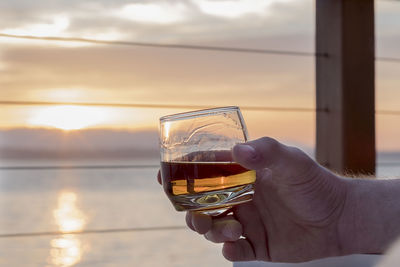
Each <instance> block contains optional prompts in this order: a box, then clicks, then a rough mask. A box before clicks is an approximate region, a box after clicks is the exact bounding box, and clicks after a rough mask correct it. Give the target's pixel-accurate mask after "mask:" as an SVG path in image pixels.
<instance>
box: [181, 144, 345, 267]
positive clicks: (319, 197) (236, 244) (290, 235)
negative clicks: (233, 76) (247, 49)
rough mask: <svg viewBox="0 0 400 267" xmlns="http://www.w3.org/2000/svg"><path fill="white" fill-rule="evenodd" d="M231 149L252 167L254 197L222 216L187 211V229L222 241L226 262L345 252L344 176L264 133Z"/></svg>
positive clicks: (237, 158) (285, 259) (299, 258)
mask: <svg viewBox="0 0 400 267" xmlns="http://www.w3.org/2000/svg"><path fill="white" fill-rule="evenodd" d="M232 154H233V158H234V160H235V161H236V162H238V163H239V164H241V165H242V166H244V167H246V168H248V169H254V170H257V181H256V183H255V194H254V198H253V201H252V202H249V203H245V204H242V205H239V206H236V207H234V208H233V210H232V211H233V214H231V215H226V216H224V217H222V218H212V217H210V216H207V215H204V214H201V213H196V212H188V213H187V216H186V223H187V225H188V226H189V227H190V228H191V229H192V230H194V231H196V232H198V233H200V234H204V236H205V237H206V239H208V240H210V241H212V242H216V243H224V246H223V249H222V253H223V255H224V256H225V258H227V259H228V260H231V261H252V260H261V261H274V262H303V261H308V260H313V259H317V258H323V257H330V256H338V255H345V254H346V253H347V252H346V251H344V245H343V243H342V242H343V239H345V237H344V235H346V234H347V233H346V231H345V230H343V229H342V228H343V227H342V225H344V224H345V223H344V224H343V223H341V222H342V214H343V209H344V207H345V202H346V194H347V188H348V186H347V181H346V179H342V178H340V177H338V176H336V175H335V174H333V173H331V172H329V171H328V170H326V169H325V168H323V167H322V166H320V165H318V164H317V163H316V162H315V161H313V160H312V159H310V158H309V157H308V156H307V155H306V154H305V153H303V152H302V151H301V150H299V149H297V148H294V147H289V146H285V145H283V144H281V143H279V142H277V141H276V140H274V139H271V138H267V137H264V138H261V139H258V140H255V141H251V142H248V143H246V144H240V145H236V146H235V147H234V149H233V150H232Z"/></svg>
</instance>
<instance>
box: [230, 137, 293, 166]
mask: <svg viewBox="0 0 400 267" xmlns="http://www.w3.org/2000/svg"><path fill="white" fill-rule="evenodd" d="M285 147H286V146H284V145H283V144H281V143H279V142H278V141H276V140H275V139H272V138H268V137H263V138H260V139H257V140H254V141H250V142H247V143H245V144H238V145H236V146H235V147H234V148H233V150H232V152H233V153H232V154H233V158H234V160H235V161H236V162H238V163H240V164H241V165H243V166H244V167H246V168H250V169H254V170H259V169H263V168H270V167H273V165H274V163H275V162H276V161H277V159H281V158H282V157H284V156H286V155H285Z"/></svg>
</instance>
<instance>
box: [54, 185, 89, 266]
mask: <svg viewBox="0 0 400 267" xmlns="http://www.w3.org/2000/svg"><path fill="white" fill-rule="evenodd" d="M76 201H77V196H76V194H75V193H73V192H61V193H60V194H59V196H58V205H57V208H56V209H54V210H53V216H54V219H55V222H56V224H57V225H58V228H59V230H60V231H61V232H64V233H66V232H74V231H81V230H82V229H83V227H84V226H85V224H86V217H85V215H84V214H83V212H82V211H81V210H79V209H78V208H77V206H76ZM50 245H51V250H50V261H51V263H52V264H54V265H56V266H63V267H68V266H73V265H75V264H77V263H78V262H79V261H80V260H81V258H82V254H83V250H84V246H83V245H82V242H81V240H80V239H79V238H77V237H76V236H75V235H71V234H65V235H62V236H61V237H57V238H54V239H53V240H51V242H50Z"/></svg>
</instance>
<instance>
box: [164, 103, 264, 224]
mask: <svg viewBox="0 0 400 267" xmlns="http://www.w3.org/2000/svg"><path fill="white" fill-rule="evenodd" d="M247 139H248V136H247V130H246V126H245V123H244V120H243V117H242V114H241V112H240V109H239V107H221V108H213V109H205V110H198V111H191V112H185V113H179V114H173V115H168V116H164V117H162V118H160V152H161V177H162V183H163V187H164V191H165V193H166V194H167V196H168V198H169V199H170V200H171V202H172V204H173V205H174V207H175V209H176V210H178V211H188V210H191V211H201V212H203V213H206V214H209V215H213V216H216V215H219V214H221V213H223V212H225V211H227V210H228V209H230V208H231V207H232V206H234V205H237V204H241V203H244V202H247V201H250V200H251V199H252V197H253V193H254V190H253V184H254V182H255V179H256V173H255V171H254V170H248V169H246V168H244V167H242V166H241V165H239V164H238V163H235V162H234V161H233V159H232V155H231V149H232V147H233V146H234V145H236V144H238V143H243V142H246V141H247Z"/></svg>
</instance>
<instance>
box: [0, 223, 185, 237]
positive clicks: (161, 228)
mask: <svg viewBox="0 0 400 267" xmlns="http://www.w3.org/2000/svg"><path fill="white" fill-rule="evenodd" d="M184 229H187V227H185V226H159V227H135V228H115V229H94V230H90V229H89V230H82V231H69V232H64V231H48V232H31V233H9V234H0V238H16V237H36V236H53V235H82V234H105V233H125V232H145V231H166V230H168V231H172V230H184Z"/></svg>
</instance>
